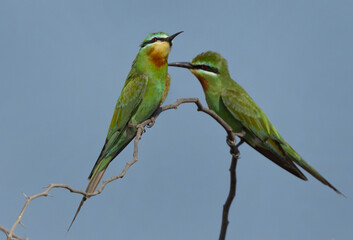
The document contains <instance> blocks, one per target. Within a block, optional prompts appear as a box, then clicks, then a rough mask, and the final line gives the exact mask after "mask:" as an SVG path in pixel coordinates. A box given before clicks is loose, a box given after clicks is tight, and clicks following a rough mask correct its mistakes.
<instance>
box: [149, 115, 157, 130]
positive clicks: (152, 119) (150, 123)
mask: <svg viewBox="0 0 353 240" xmlns="http://www.w3.org/2000/svg"><path fill="white" fill-rule="evenodd" d="M150 120H151V121H150V122H149V123H148V124H147V127H148V128H151V127H153V125H154V124H155V122H156V118H154V117H151V118H150Z"/></svg>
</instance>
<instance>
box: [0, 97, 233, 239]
mask: <svg viewBox="0 0 353 240" xmlns="http://www.w3.org/2000/svg"><path fill="white" fill-rule="evenodd" d="M183 103H195V104H196V106H197V110H198V111H202V112H204V113H206V114H208V115H210V116H211V117H212V118H213V119H215V120H216V121H217V122H218V123H219V124H220V125H221V126H222V127H223V128H224V129H225V131H226V132H227V144H228V145H229V147H230V149H231V151H230V152H231V154H232V156H233V158H232V166H233V168H234V169H233V168H232V167H231V169H230V170H231V189H230V193H229V196H228V199H227V202H226V203H225V205H224V208H223V220H224V219H225V220H226V221H222V229H223V228H225V231H226V229H227V225H228V219H227V216H228V212H229V208H230V204H231V203H232V200H233V198H234V196H235V184H236V180H235V167H236V162H237V159H238V156H239V152H238V148H237V147H238V145H235V141H236V139H235V136H237V134H236V133H234V132H233V131H232V128H231V127H230V126H229V125H228V124H227V123H226V122H225V121H224V120H223V119H222V118H221V117H219V116H218V115H217V114H216V113H215V112H214V111H212V110H210V109H208V108H205V107H203V106H202V104H201V102H200V101H199V99H198V98H182V99H178V100H177V101H176V102H175V103H173V104H170V105H166V106H163V107H161V108H159V109H158V110H157V111H156V112H155V113H154V114H153V115H152V116H151V117H150V118H149V119H147V120H146V121H144V122H142V123H141V124H138V125H137V126H136V128H137V133H136V136H135V140H134V152H133V159H132V160H131V161H130V162H127V163H126V165H125V167H124V169H123V170H122V172H121V173H120V174H118V175H116V176H113V177H111V178H109V179H107V180H103V181H102V185H101V187H100V188H99V189H97V190H96V191H95V192H93V193H86V192H85V191H82V190H77V189H74V188H72V187H70V186H69V185H66V184H50V185H49V186H47V187H46V190H45V191H44V192H41V193H38V194H35V195H33V196H31V197H28V196H27V195H26V194H25V193H23V195H24V196H25V198H26V202H25V204H24V206H23V208H22V210H21V212H20V214H19V215H18V217H17V219H16V221H15V223H14V224H13V226H12V228H11V230H10V231H9V230H7V229H6V228H4V227H2V226H0V231H2V232H4V233H5V234H6V235H7V240H12V239H17V240H24V239H23V238H20V237H18V236H16V235H15V234H14V231H15V229H16V227H17V226H18V224H21V220H22V218H23V215H24V213H25V211H26V209H27V208H28V205H29V203H30V202H31V201H33V200H34V199H36V198H39V197H48V196H51V195H49V192H50V191H51V190H52V189H54V188H63V189H67V190H68V191H70V192H72V193H76V194H81V195H83V196H85V197H87V198H90V197H93V196H96V195H98V194H100V193H101V192H102V191H103V190H104V188H105V186H106V185H107V184H108V183H110V182H112V181H115V180H117V179H119V178H123V177H124V176H125V174H126V173H127V171H128V169H129V168H130V167H131V166H132V165H133V164H134V163H136V162H137V161H138V159H137V155H138V143H139V140H140V139H141V136H142V134H143V133H144V132H145V128H146V127H149V128H150V127H152V126H153V125H154V123H155V121H156V119H157V118H158V117H159V115H160V114H161V113H162V112H164V111H167V110H170V109H177V108H178V107H179V105H181V104H183ZM232 169H233V170H232ZM232 176H233V178H232ZM232 189H233V190H232ZM226 206H227V207H226ZM225 222H226V223H225ZM224 236H225V232H224ZM220 239H221V238H220Z"/></svg>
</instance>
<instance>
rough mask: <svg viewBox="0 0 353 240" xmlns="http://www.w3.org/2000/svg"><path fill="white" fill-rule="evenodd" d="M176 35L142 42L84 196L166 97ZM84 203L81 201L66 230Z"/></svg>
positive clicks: (166, 35) (92, 190)
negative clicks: (170, 61) (169, 61)
mask: <svg viewBox="0 0 353 240" xmlns="http://www.w3.org/2000/svg"><path fill="white" fill-rule="evenodd" d="M180 33H182V31H181V32H178V33H175V34H173V35H171V36H169V35H168V34H166V33H163V32H159V33H151V34H150V35H149V36H148V37H147V38H146V39H145V40H144V41H143V42H142V44H141V46H140V47H141V48H140V50H139V52H138V54H137V56H136V58H135V60H134V62H133V63H132V67H131V70H130V72H129V74H128V76H127V78H126V81H125V84H124V87H123V90H122V91H121V93H120V97H119V98H118V101H117V103H116V106H115V110H114V114H113V119H112V121H111V123H110V127H109V129H108V134H107V137H106V140H105V144H104V146H103V149H102V151H101V153H100V155H99V157H98V159H97V161H96V164H95V165H94V167H93V169H92V172H91V174H90V175H89V177H88V179H89V184H88V186H87V189H86V192H87V193H93V192H94V191H95V190H96V188H97V186H98V184H99V182H100V180H101V178H102V177H103V174H104V172H105V170H106V169H107V167H108V165H109V163H110V162H111V161H112V160H113V159H114V158H115V157H116V156H117V155H118V154H119V153H120V152H121V151H122V150H123V149H124V148H125V147H126V146H127V145H128V144H129V143H130V141H131V140H132V139H133V138H134V137H135V136H136V133H137V128H136V126H137V125H138V124H140V123H142V122H143V121H145V120H147V119H148V118H150V117H151V115H152V114H153V113H154V112H155V111H156V110H157V109H158V108H159V107H160V106H161V105H162V103H163V101H164V100H165V98H166V97H167V95H168V91H169V84H170V76H169V74H168V55H169V52H170V50H171V47H172V41H173V39H174V38H175V37H176V36H177V35H179V34H180ZM86 199H87V198H86V197H83V198H82V200H81V203H80V205H79V207H78V209H77V211H76V214H75V216H74V219H73V220H72V222H71V225H70V227H71V226H72V224H73V222H74V221H75V218H76V217H77V214H78V212H79V211H80V209H81V207H82V205H83V203H84V201H85V200H86ZM70 227H69V229H70Z"/></svg>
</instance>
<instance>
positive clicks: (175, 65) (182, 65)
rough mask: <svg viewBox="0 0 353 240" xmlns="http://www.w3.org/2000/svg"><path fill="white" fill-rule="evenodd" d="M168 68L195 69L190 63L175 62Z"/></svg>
mask: <svg viewBox="0 0 353 240" xmlns="http://www.w3.org/2000/svg"><path fill="white" fill-rule="evenodd" d="M168 66H172V67H182V68H188V69H194V68H195V67H194V65H192V64H191V63H189V62H174V63H169V64H168Z"/></svg>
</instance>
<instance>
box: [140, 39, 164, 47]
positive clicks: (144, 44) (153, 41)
mask: <svg viewBox="0 0 353 240" xmlns="http://www.w3.org/2000/svg"><path fill="white" fill-rule="evenodd" d="M157 41H164V42H165V41H167V38H159V37H154V38H152V39H151V40H148V41H146V42H144V43H142V44H141V47H142V48H143V47H144V46H146V45H148V44H151V43H155V42H157Z"/></svg>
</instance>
